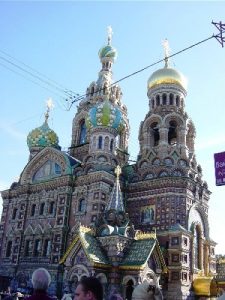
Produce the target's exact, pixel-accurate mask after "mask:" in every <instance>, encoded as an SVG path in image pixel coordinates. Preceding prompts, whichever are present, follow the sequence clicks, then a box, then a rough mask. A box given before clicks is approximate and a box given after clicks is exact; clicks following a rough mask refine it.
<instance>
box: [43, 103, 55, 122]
mask: <svg viewBox="0 0 225 300" xmlns="http://www.w3.org/2000/svg"><path fill="white" fill-rule="evenodd" d="M46 104H47V111H46V113H45V123H48V118H49V112H50V110H51V109H52V108H53V107H54V104H53V101H52V98H48V100H47V101H46Z"/></svg>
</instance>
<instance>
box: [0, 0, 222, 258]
mask: <svg viewBox="0 0 225 300" xmlns="http://www.w3.org/2000/svg"><path fill="white" fill-rule="evenodd" d="M224 11H225V3H224V2H222V1H221V2H216V1H213V2H210V1H207V2H203V1H200V2H196V1H190V2H178V1H174V2H170V1H166V2H162V1H158V2H152V1H146V2H140V1H138V2H134V1H123V2H119V1H112V2H102V1H99V2H94V1H90V2H85V1H82V2H77V1H74V2H61V1H56V2H53V1H49V2H45V1H42V2H41V1H40V2H39V1H38V2H18V1H15V2H10V1H7V2H2V1H1V2H0V37H1V38H0V78H1V80H0V99H1V109H0V137H1V148H0V165H1V171H0V190H2V189H6V188H8V187H9V186H10V184H11V183H12V182H13V181H14V180H15V179H16V178H18V177H19V175H20V173H21V172H22V170H23V168H24V166H25V164H26V163H27V161H28V156H29V152H28V148H27V145H26V137H27V134H28V133H29V131H31V130H32V129H34V128H35V127H37V126H40V125H41V124H42V123H43V121H44V112H45V109H46V100H47V99H48V98H49V97H52V99H53V101H54V104H55V108H54V109H53V111H52V112H51V115H50V119H49V125H50V127H51V128H52V129H54V130H55V132H56V133H57V134H58V136H59V140H60V145H61V146H62V148H66V147H68V146H70V142H71V131H72V119H73V117H74V115H75V113H76V104H74V105H73V106H72V108H71V110H70V111H67V110H66V109H65V107H66V102H65V100H64V99H63V97H62V96H63V95H62V94H61V93H60V95H59V94H58V92H56V90H55V89H52V88H51V87H50V86H49V85H46V84H44V83H41V82H40V81H38V80H37V79H34V78H32V77H30V76H29V75H28V74H27V73H24V72H22V70H21V69H16V68H15V66H14V65H12V64H10V63H8V62H7V61H6V59H7V60H10V61H11V62H13V63H16V64H19V65H20V66H21V67H23V68H25V66H24V65H21V63H18V61H15V60H13V58H16V59H17V60H19V61H20V62H23V63H24V64H26V65H28V66H30V67H32V68H33V69H35V70H38V71H39V72H41V73H42V74H44V75H45V76H47V77H49V78H50V79H52V80H55V81H56V82H58V83H60V84H61V85H62V86H63V87H65V88H67V89H70V90H73V91H74V92H76V93H79V94H84V93H85V91H86V88H87V86H88V85H89V84H90V83H91V82H92V81H94V80H96V79H97V76H98V72H99V71H100V66H101V65H100V62H99V59H98V50H99V48H100V47H102V46H103V45H105V44H106V39H107V33H106V28H107V26H108V25H111V26H112V28H113V32H114V35H113V39H112V45H113V46H114V47H116V48H117V50H118V59H117V61H116V63H115V65H114V67H113V72H114V79H115V80H118V79H120V78H122V77H124V76H126V75H128V74H130V73H132V72H134V71H137V70H139V69H141V68H143V67H145V66H147V65H150V64H151V63H153V62H155V61H157V60H159V59H161V58H163V49H162V40H163V39H165V38H167V39H168V40H169V43H170V48H171V52H172V53H175V52H177V51H179V50H182V49H183V48H186V47H188V46H190V45H191V44H195V43H196V42H199V41H201V40H203V39H205V38H207V37H210V36H211V35H212V34H213V33H217V30H216V28H214V26H213V25H212V24H211V21H212V20H214V21H223V22H224V23H225V15H224ZM2 51H3V52H4V53H3V52H2ZM5 53H7V54H8V55H10V56H11V57H9V56H7V55H6V54H5ZM12 57H13V58H12ZM162 66H163V64H159V65H157V66H154V67H153V68H149V69H147V70H145V71H143V72H141V73H139V74H137V75H135V76H132V77H130V78H128V79H126V80H124V81H122V82H121V83H120V86H121V88H122V91H123V102H124V103H125V104H126V105H127V107H128V113H129V119H130V126H131V135H130V143H129V152H130V154H131V159H135V158H136V156H137V153H138V142H137V137H138V129H139V124H140V122H141V121H142V120H143V119H144V117H145V114H146V113H147V112H148V98H147V95H146V92H147V80H148V78H149V76H150V75H151V74H152V72H154V71H155V70H156V69H158V68H160V67H162ZM171 66H172V67H175V68H177V69H178V70H180V71H181V72H182V73H183V74H184V75H185V76H186V77H187V78H188V96H187V98H186V111H187V113H188V114H189V116H190V117H191V118H192V120H193V122H194V124H195V126H196V131H197V137H196V155H197V160H198V163H199V164H200V165H201V166H202V168H203V179H204V180H206V181H207V183H208V185H209V189H210V190H211V191H212V195H211V200H210V203H209V206H210V209H209V222H210V235H211V238H212V239H213V240H215V241H216V242H218V246H217V249H216V251H217V253H225V240H224V238H223V233H222V230H223V226H224V223H225V222H224V211H225V192H224V189H225V187H223V186H222V187H216V186H215V179H214V161H213V154H214V153H216V152H222V151H225V134H224V128H225V118H224V103H225V102H224V101H225V89H224V86H225V73H224V70H225V48H222V47H221V46H220V44H219V43H218V42H217V41H216V40H215V39H211V40H209V41H207V42H205V43H203V44H201V45H199V46H197V47H194V48H192V49H191V50H188V51H186V52H183V53H181V54H179V55H177V56H175V57H174V58H173V59H172V61H171ZM9 68H10V69H11V70H9ZM29 71H30V72H34V71H32V70H31V69H29ZM15 72H19V73H21V74H22V75H23V76H24V77H22V76H19V75H18V74H16V73H15ZM36 74H37V73H36ZM37 75H38V74H37ZM38 76H40V75H38ZM28 79H29V80H28ZM30 80H33V81H36V82H38V84H39V85H37V84H34V83H33V82H31V81H30ZM40 85H42V86H43V87H44V88H43V87H41V86H40ZM53 92H54V93H53ZM55 92H56V94H55ZM0 201H1V200H0Z"/></svg>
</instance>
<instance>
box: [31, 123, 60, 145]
mask: <svg viewBox="0 0 225 300" xmlns="http://www.w3.org/2000/svg"><path fill="white" fill-rule="evenodd" d="M27 145H28V147H29V149H31V148H33V147H42V148H44V147H54V148H60V147H59V139H58V136H57V134H56V133H55V132H54V131H53V130H52V129H51V128H50V127H49V126H48V123H47V122H46V121H45V122H44V123H43V125H42V126H40V127H37V128H35V129H33V130H32V131H31V132H30V133H29V134H28V136H27Z"/></svg>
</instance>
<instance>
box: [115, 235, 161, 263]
mask: <svg viewBox="0 0 225 300" xmlns="http://www.w3.org/2000/svg"><path fill="white" fill-rule="evenodd" d="M155 244H156V240H155V239H154V238H151V239H143V240H134V241H133V243H132V244H131V247H130V249H129V251H128V253H127V255H125V257H124V259H123V261H122V263H121V264H120V265H121V266H137V267H141V266H143V265H144V264H145V263H146V262H147V261H148V259H149V257H150V255H151V253H152V251H153V249H154V247H155Z"/></svg>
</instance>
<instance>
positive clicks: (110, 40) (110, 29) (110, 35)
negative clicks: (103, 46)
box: [107, 25, 113, 45]
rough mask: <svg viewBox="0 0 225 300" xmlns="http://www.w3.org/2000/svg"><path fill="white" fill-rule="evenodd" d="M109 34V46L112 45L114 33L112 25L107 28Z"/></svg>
mask: <svg viewBox="0 0 225 300" xmlns="http://www.w3.org/2000/svg"><path fill="white" fill-rule="evenodd" d="M107 33H108V45H111V42H112V35H113V31H112V27H111V26H110V25H109V26H108V27H107Z"/></svg>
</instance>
